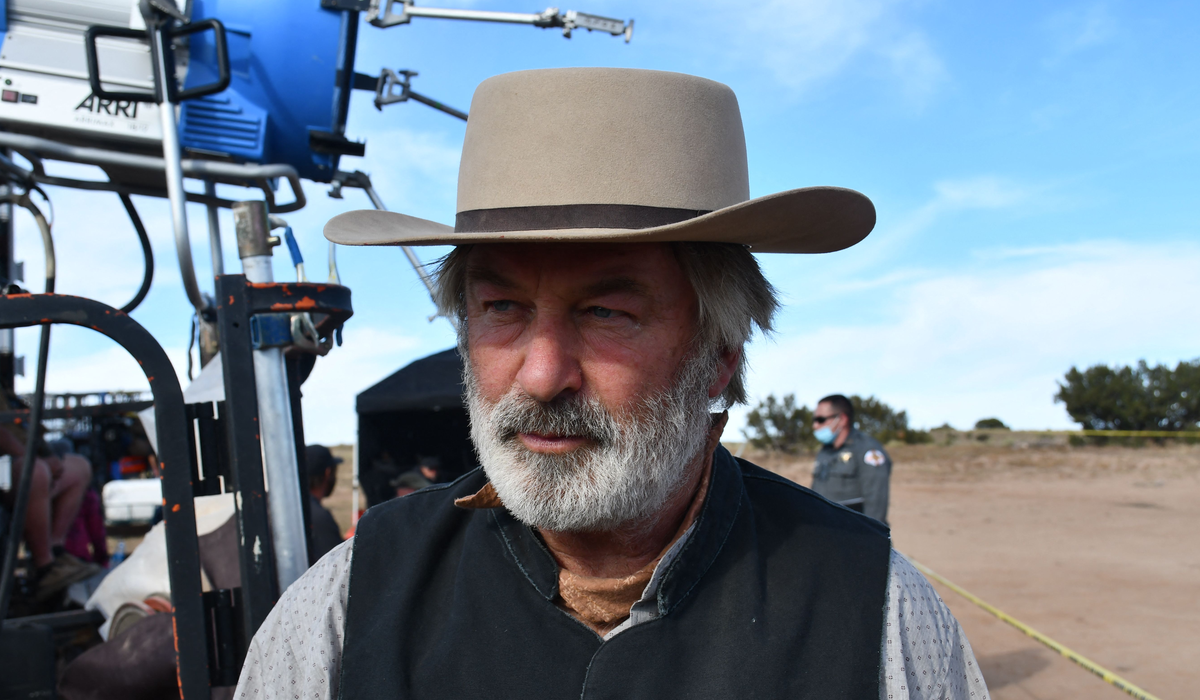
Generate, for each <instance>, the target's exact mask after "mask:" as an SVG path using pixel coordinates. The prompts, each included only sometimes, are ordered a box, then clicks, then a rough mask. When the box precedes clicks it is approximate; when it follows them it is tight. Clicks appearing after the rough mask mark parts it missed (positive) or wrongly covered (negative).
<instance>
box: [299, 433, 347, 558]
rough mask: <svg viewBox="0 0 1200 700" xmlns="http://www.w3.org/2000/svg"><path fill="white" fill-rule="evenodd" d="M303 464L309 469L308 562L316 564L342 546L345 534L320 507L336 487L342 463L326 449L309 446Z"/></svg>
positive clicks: (322, 446)
mask: <svg viewBox="0 0 1200 700" xmlns="http://www.w3.org/2000/svg"><path fill="white" fill-rule="evenodd" d="M304 463H305V466H306V468H307V469H308V523H309V528H310V529H311V537H309V541H310V543H311V546H310V548H309V552H308V560H309V561H310V562H313V563H316V561H317V560H318V559H320V558H321V557H323V556H325V554H326V553H328V552H329V550H331V549H333V548H334V547H336V546H338V545H339V544H341V543H342V531H341V530H340V529H339V528H338V524H337V521H336V520H334V519H333V514H332V513H330V512H329V511H328V510H326V508H325V506H323V505H322V504H321V501H322V500H324V499H326V498H329V496H330V494H332V493H333V489H334V487H335V486H337V466H338V465H339V464H341V463H342V458H341V457H334V456H333V453H332V452H330V451H329V448H328V447H325V446H324V445H308V446H307V447H305V448H304Z"/></svg>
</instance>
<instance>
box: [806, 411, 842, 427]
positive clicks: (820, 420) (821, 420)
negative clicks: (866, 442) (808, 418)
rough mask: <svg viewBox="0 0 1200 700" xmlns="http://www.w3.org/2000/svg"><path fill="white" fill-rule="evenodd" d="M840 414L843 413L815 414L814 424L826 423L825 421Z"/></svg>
mask: <svg viewBox="0 0 1200 700" xmlns="http://www.w3.org/2000/svg"><path fill="white" fill-rule="evenodd" d="M840 415H842V414H840V413H835V414H833V415H832V416H813V425H825V423H827V422H828V421H831V420H833V419H834V418H837V417H838V416H840Z"/></svg>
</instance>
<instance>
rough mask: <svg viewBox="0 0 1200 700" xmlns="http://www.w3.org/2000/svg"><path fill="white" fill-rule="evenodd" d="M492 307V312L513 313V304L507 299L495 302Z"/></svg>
mask: <svg viewBox="0 0 1200 700" xmlns="http://www.w3.org/2000/svg"><path fill="white" fill-rule="evenodd" d="M491 307H492V311H501V312H503V311H512V307H513V303H512V302H511V301H508V300H507V299H501V300H500V301H493V302H492V303H491Z"/></svg>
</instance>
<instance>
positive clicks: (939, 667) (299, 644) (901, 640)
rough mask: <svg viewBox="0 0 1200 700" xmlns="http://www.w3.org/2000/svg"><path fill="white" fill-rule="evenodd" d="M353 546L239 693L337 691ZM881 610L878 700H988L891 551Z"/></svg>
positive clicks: (304, 585) (295, 607)
mask: <svg viewBox="0 0 1200 700" xmlns="http://www.w3.org/2000/svg"><path fill="white" fill-rule="evenodd" d="M352 553H353V540H351V541H347V542H343V543H342V544H340V545H338V546H337V547H335V548H334V549H332V550H330V552H329V553H328V554H326V555H325V556H324V557H323V558H322V559H321V560H320V561H318V562H317V563H316V564H314V565H313V567H312V568H311V569H309V570H308V572H307V573H305V574H304V575H303V576H301V577H300V578H299V579H298V580H297V581H296V582H295V583H293V584H292V585H291V586H290V587H289V588H288V589H287V591H286V592H285V593H284V594H283V596H282V597H281V598H280V599H279V603H278V604H276V606H275V608H274V609H273V610H272V611H271V613H270V614H269V615H268V616H267V619H266V620H265V621H264V622H263V624H262V627H260V628H259V630H258V633H257V634H255V635H254V639H253V640H251V642H250V648H249V650H248V651H247V653H246V663H245V665H244V666H243V667H242V677H241V679H240V680H239V681H238V686H237V691H236V692H235V694H234V695H235V697H236V698H239V699H240V700H334V698H336V697H337V695H338V692H337V691H338V683H339V672H340V670H341V659H342V643H343V639H344V632H345V615H346V599H347V595H348V593H349V590H350V558H351V555H352ZM660 567H661V564H660ZM655 573H657V571H656V572H655ZM656 579H658V577H657V576H654V577H653V578H652V579H651V585H653V584H654V582H655V580H656ZM647 588H649V586H647ZM885 612H886V614H885V622H884V635H883V649H882V655H883V674H882V677H881V678H880V682H879V697H880V698H881V700H987V698H988V692H987V685H986V684H985V683H984V680H983V674H982V673H980V672H979V664H978V662H976V661H975V653H974V652H973V651H971V643H970V642H968V641H967V637H966V635H965V634H963V631H962V628H960V627H959V626H958V620H955V619H954V615H952V614H950V610H949V609H948V608H947V607H946V605H945V603H943V602H942V599H941V597H940V596H939V595H938V594H937V591H935V590H934V588H933V586H931V585H929V582H928V581H927V580H925V577H924V576H922V575H921V574H920V572H918V571H917V570H916V569H915V568H913V565H912V564H910V563H909V562H908V560H907V559H905V558H904V557H903V556H901V555H900V553H898V552H896V551H893V552H892V555H891V562H890V566H889V571H888V589H887V608H886V611H885ZM624 629H628V627H626V626H625V625H622V626H621V628H619V630H624ZM617 632H618V630H613V633H617ZM610 636H612V635H611V634H610Z"/></svg>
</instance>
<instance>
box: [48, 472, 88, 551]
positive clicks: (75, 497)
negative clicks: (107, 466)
mask: <svg viewBox="0 0 1200 700" xmlns="http://www.w3.org/2000/svg"><path fill="white" fill-rule="evenodd" d="M62 465H63V471H62V474H61V475H59V477H58V478H57V479H55V480H54V484H53V485H52V486H51V490H50V499H51V500H52V501H53V505H52V507H51V510H52V518H53V519H52V520H51V521H50V544H52V545H62V543H63V542H64V541H65V540H66V539H67V532H68V531H69V530H70V529H71V524H72V523H74V522H75V516H77V515H79V504H80V503H82V502H83V494H84V493H85V492H86V491H87V487H88V482H90V481H91V480H92V465H91V464H89V463H88V461H87V460H86V459H84V458H83V457H80V456H79V455H75V454H70V455H66V456H65V457H63V458H62Z"/></svg>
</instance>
